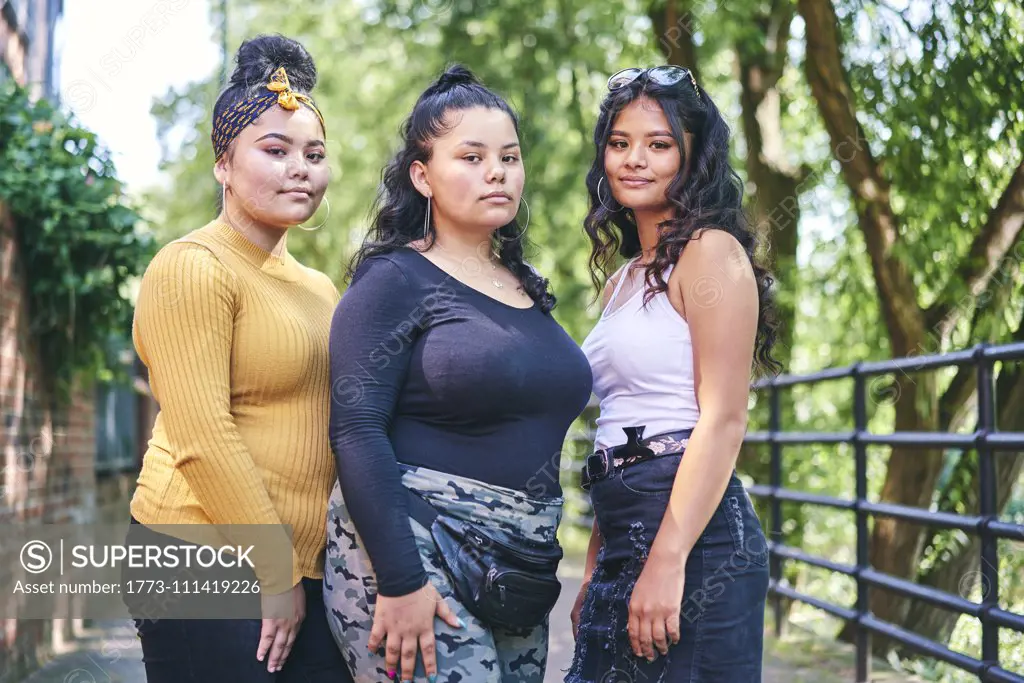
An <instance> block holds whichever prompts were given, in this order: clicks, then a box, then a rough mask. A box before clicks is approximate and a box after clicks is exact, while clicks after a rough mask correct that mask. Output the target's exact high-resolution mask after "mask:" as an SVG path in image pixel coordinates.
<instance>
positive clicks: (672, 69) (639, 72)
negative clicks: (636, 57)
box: [608, 64, 700, 100]
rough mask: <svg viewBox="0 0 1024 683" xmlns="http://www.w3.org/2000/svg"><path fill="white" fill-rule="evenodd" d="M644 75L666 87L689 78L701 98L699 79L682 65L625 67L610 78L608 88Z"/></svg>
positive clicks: (620, 86) (617, 86)
mask: <svg viewBox="0 0 1024 683" xmlns="http://www.w3.org/2000/svg"><path fill="white" fill-rule="evenodd" d="M642 76H645V77H646V78H647V80H649V81H651V82H653V83H657V84H658V85H661V86H666V87H668V86H673V85H676V84H678V83H681V82H682V81H683V80H684V79H686V78H689V79H690V83H692V84H693V90H694V92H695V93H697V99H698V100H699V99H700V90H698V89H697V79H696V78H694V77H693V72H691V71H690V70H689V69H685V68H683V67H681V66H672V65H670V64H668V65H665V66H655V67H652V68H650V69H638V68H636V67H633V68H631V69H623V70H622V71H619V72H617V73H615V74H613V75H612V77H611V78H609V79H608V89H609V90H618V89H619V88H623V87H625V86H627V85H629V84H630V83H632V82H633V81H635V80H637V79H638V78H640V77H642Z"/></svg>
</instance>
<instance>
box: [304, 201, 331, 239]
mask: <svg viewBox="0 0 1024 683" xmlns="http://www.w3.org/2000/svg"><path fill="white" fill-rule="evenodd" d="M324 204H326V205H327V215H326V216H324V219H323V221H321V222H320V225H318V226H316V227H315V228H306V227H303V226H301V225H299V226H296V227H298V229H299V230H305V231H306V232H316V231H317V230H319V229H320V228H322V227H324V226H325V225H327V220H328V219H329V218H330V217H331V203H330V202H329V201H328V200H327V195H324Z"/></svg>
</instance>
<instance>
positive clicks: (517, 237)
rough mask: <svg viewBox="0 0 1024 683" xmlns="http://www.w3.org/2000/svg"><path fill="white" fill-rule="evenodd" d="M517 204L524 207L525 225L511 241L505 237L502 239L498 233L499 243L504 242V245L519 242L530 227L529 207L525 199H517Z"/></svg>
mask: <svg viewBox="0 0 1024 683" xmlns="http://www.w3.org/2000/svg"><path fill="white" fill-rule="evenodd" d="M519 203H520V204H522V205H523V206H525V207H526V225H524V226H523V228H522V230H520V231H519V234H518V235H516V236H515V237H513V238H511V239H509V238H506V237H502V236H501V233H498V240H499V241H501V242H506V243H511V242H518V241H519V240H521V239H523V235H525V234H526V229H527V228H529V227H530V205H529V204H528V203H527V202H526V197H520V198H519ZM516 213H519V212H518V211H517V212H516Z"/></svg>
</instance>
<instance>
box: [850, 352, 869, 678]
mask: <svg viewBox="0 0 1024 683" xmlns="http://www.w3.org/2000/svg"><path fill="white" fill-rule="evenodd" d="M852 375H853V454H854V477H855V479H856V482H855V489H856V500H855V501H854V508H853V509H854V512H855V514H856V516H857V573H856V578H857V623H856V624H855V625H854V633H855V634H856V635H855V645H856V648H857V683H867V682H868V681H870V680H871V631H869V630H868V629H867V628H865V627H864V623H863V619H864V617H866V616H867V615H868V614H869V613H870V611H871V606H870V600H869V597H870V596H869V593H868V591H869V586H868V584H867V582H866V581H865V580H864V577H863V572H864V570H865V569H869V568H870V567H871V558H870V555H869V546H868V542H869V540H870V537H869V535H868V513H867V512H866V511H865V510H864V508H863V505H864V503H865V502H866V501H867V497H868V446H867V444H866V443H865V442H864V439H863V435H864V434H865V433H866V432H867V429H868V405H867V387H866V384H865V381H864V375H863V374H862V372H861V364H860V363H856V364H854V366H853V369H852Z"/></svg>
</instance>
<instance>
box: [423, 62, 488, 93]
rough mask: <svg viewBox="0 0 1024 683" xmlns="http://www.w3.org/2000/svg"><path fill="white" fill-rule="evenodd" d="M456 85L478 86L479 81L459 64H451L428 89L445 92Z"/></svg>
mask: <svg viewBox="0 0 1024 683" xmlns="http://www.w3.org/2000/svg"><path fill="white" fill-rule="evenodd" d="M458 85H480V80H479V79H478V78H477V77H476V76H474V75H473V72H472V71H470V70H469V69H467V68H466V67H464V66H462V65H461V64H453V65H451V66H449V67H448V68H447V69H445V71H444V73H443V74H441V75H440V76H439V77H438V79H437V81H436V82H435V83H434V85H433V86H432V87H431V88H430V89H431V90H434V91H435V92H445V91H448V90H451V89H452V88H454V87H455V86H458Z"/></svg>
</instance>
